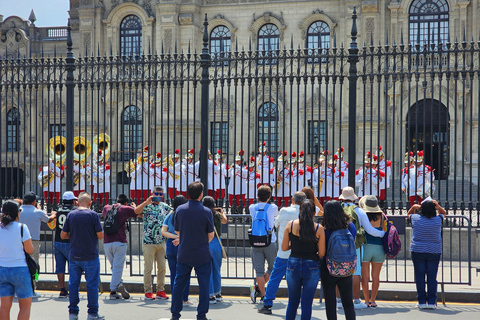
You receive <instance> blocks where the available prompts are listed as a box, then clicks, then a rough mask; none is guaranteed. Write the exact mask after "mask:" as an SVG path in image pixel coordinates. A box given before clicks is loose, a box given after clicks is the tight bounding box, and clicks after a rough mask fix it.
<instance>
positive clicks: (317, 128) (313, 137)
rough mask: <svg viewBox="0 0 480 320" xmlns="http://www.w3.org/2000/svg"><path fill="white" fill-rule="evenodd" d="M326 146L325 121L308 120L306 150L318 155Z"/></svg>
mask: <svg viewBox="0 0 480 320" xmlns="http://www.w3.org/2000/svg"><path fill="white" fill-rule="evenodd" d="M325 148H326V126H325V121H320V122H319V121H308V152H309V153H310V154H314V155H316V156H319V155H320V153H321V152H322V151H323V150H325Z"/></svg>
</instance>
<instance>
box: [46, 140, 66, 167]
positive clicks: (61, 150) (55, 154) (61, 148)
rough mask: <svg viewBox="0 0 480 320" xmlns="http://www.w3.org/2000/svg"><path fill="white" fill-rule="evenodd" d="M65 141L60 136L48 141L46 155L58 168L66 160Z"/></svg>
mask: <svg viewBox="0 0 480 320" xmlns="http://www.w3.org/2000/svg"><path fill="white" fill-rule="evenodd" d="M66 152H67V139H66V138H65V137H62V136H55V137H53V138H51V139H50V140H49V141H48V145H47V154H48V157H49V158H50V159H52V160H53V162H55V165H56V166H57V167H60V166H61V165H62V164H63V163H64V162H65V160H66V158H67V157H66V154H65V153H66Z"/></svg>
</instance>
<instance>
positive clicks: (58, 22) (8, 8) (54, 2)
mask: <svg viewBox="0 0 480 320" xmlns="http://www.w3.org/2000/svg"><path fill="white" fill-rule="evenodd" d="M69 8H70V1H69V0H0V14H2V15H3V19H5V18H7V17H9V16H19V17H22V18H24V19H25V20H28V17H29V16H30V11H31V10H32V9H33V11H34V12H35V16H36V17H37V21H35V25H36V26H37V27H56V26H66V25H67V20H68V9H69Z"/></svg>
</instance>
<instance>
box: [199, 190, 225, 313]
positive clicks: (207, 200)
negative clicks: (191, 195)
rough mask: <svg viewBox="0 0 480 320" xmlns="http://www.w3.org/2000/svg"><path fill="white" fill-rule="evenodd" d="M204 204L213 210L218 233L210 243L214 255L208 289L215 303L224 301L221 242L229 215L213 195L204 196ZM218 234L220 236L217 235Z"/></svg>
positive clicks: (211, 299)
mask: <svg viewBox="0 0 480 320" xmlns="http://www.w3.org/2000/svg"><path fill="white" fill-rule="evenodd" d="M203 205H204V206H205V207H206V208H208V209H210V210H212V214H213V224H214V226H215V232H216V235H215V237H214V238H213V240H212V241H210V243H209V244H208V247H209V248H210V254H211V255H212V272H211V276H210V286H209V289H208V296H209V303H210V304H215V303H217V302H222V301H223V298H222V275H221V273H220V271H221V269H222V259H223V255H222V245H221V243H220V241H221V239H220V235H221V234H222V224H226V223H227V216H226V215H225V212H223V209H222V208H215V200H214V199H213V198H212V197H209V196H207V197H204V198H203ZM217 235H218V237H217Z"/></svg>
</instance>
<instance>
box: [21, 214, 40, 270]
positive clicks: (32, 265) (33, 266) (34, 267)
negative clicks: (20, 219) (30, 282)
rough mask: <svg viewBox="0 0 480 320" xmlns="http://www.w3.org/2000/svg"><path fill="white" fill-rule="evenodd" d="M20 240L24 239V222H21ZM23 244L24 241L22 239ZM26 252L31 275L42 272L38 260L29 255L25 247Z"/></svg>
mask: <svg viewBox="0 0 480 320" xmlns="http://www.w3.org/2000/svg"><path fill="white" fill-rule="evenodd" d="M20 240H23V223H21V224H20ZM22 245H23V241H22ZM23 252H24V253H25V261H26V262H27V267H28V271H29V272H30V276H32V277H34V276H35V274H39V273H40V265H39V264H38V262H37V261H36V260H35V259H33V258H32V256H31V255H29V254H28V253H27V252H26V251H25V249H23Z"/></svg>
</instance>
